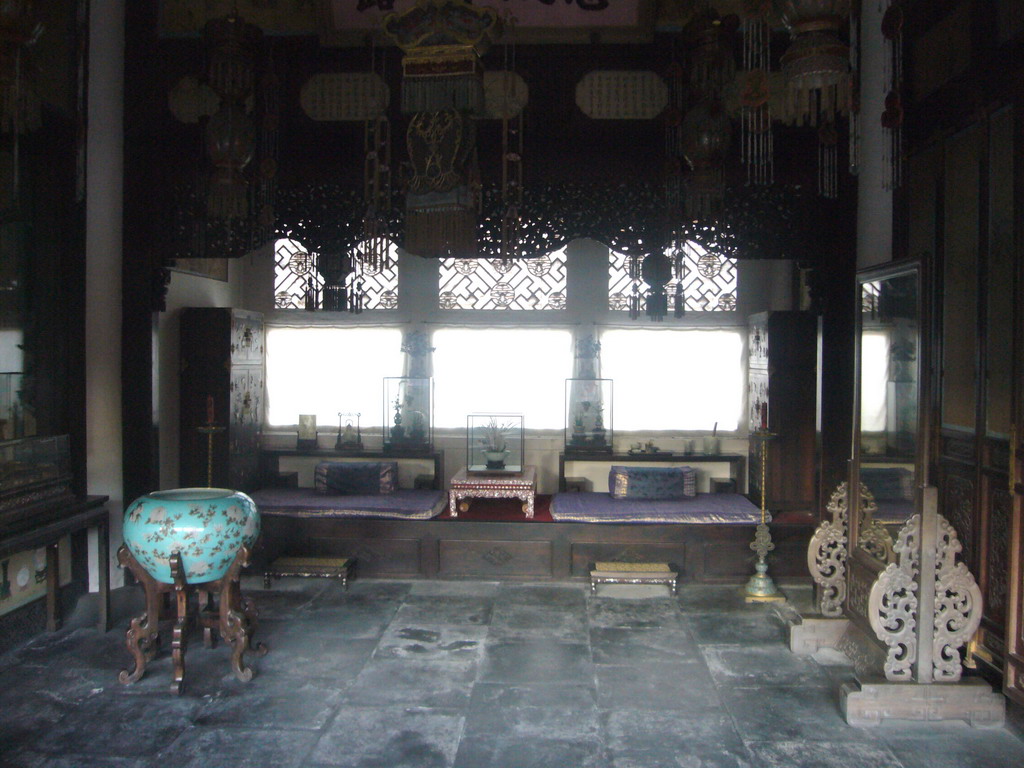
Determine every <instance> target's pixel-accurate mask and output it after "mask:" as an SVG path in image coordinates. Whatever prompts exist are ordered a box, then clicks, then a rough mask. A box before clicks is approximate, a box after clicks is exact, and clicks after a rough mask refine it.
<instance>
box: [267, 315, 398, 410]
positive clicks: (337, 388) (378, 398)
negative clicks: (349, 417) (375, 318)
mask: <svg viewBox="0 0 1024 768" xmlns="http://www.w3.org/2000/svg"><path fill="white" fill-rule="evenodd" d="M402 363H403V354H402V332H401V331H400V330H398V329H397V328H269V329H268V330H267V414H268V415H267V419H268V421H269V422H270V424H271V426H288V425H292V424H296V423H298V421H299V414H300V413H313V414H316V422H317V427H318V428H320V427H324V426H328V427H329V426H337V424H338V412H339V411H342V412H352V413H361V414H362V417H361V419H360V425H361V426H362V427H364V428H365V427H379V426H381V422H382V420H383V417H384V406H383V401H384V394H383V392H384V377H385V376H401V375H402Z"/></svg>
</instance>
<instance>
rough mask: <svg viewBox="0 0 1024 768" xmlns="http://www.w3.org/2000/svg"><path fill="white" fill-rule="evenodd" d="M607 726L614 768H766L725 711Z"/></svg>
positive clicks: (630, 713) (644, 716) (615, 718)
mask: <svg viewBox="0 0 1024 768" xmlns="http://www.w3.org/2000/svg"><path fill="white" fill-rule="evenodd" d="M606 721H607V722H606V730H605V744H606V746H607V748H608V755H609V762H610V766H612V768H680V767H681V766H682V767H686V768H689V766H694V767H695V768H696V767H697V766H699V768H764V766H762V765H760V764H759V763H757V762H751V761H750V759H749V755H748V752H747V749H746V747H745V746H744V744H743V741H742V739H740V737H739V734H738V733H737V732H736V730H735V728H734V727H733V724H732V720H731V719H730V718H729V716H728V715H727V714H726V713H725V712H724V711H713V712H707V713H703V714H693V715H688V716H686V717H680V716H679V713H678V712H673V711H653V710H621V711H618V710H615V711H611V712H609V713H607V715H606ZM847 768H850V766H847Z"/></svg>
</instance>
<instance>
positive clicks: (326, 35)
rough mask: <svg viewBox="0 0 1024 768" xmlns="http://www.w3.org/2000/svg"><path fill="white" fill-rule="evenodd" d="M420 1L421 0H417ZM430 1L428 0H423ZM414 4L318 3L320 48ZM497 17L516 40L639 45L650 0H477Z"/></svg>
mask: <svg viewBox="0 0 1024 768" xmlns="http://www.w3.org/2000/svg"><path fill="white" fill-rule="evenodd" d="M419 1H420V2H423V0H419ZM427 1H428V2H429V0H427ZM416 2H417V0H323V1H322V2H321V4H320V18H319V19H318V23H319V24H318V25H319V27H320V28H319V30H318V31H319V32H320V41H321V43H323V44H324V45H353V44H360V43H361V42H362V41H363V38H362V37H361V35H363V34H364V33H365V32H367V31H369V30H374V29H380V24H381V20H382V19H383V18H384V16H386V15H387V14H389V13H402V12H403V11H406V10H408V9H409V8H410V7H412V6H413V5H415V3H416ZM477 5H478V6H479V7H481V8H493V9H494V10H495V11H496V12H497V14H498V17H499V18H501V19H506V18H508V17H512V18H513V19H514V26H515V38H516V42H520V43H543V42H560V43H567V42H588V41H590V39H591V35H592V34H594V33H596V34H598V35H600V38H601V40H602V42H639V41H646V40H649V39H650V31H651V23H650V21H651V17H652V14H651V13H649V9H650V8H652V7H653V2H652V0H481V1H480V2H478V3H477Z"/></svg>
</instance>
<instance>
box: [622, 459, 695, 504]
mask: <svg viewBox="0 0 1024 768" xmlns="http://www.w3.org/2000/svg"><path fill="white" fill-rule="evenodd" d="M608 492H609V493H610V494H611V496H612V498H613V499H651V500H656V499H686V498H692V497H694V496H696V495H697V471H696V470H695V469H694V468H693V467H619V466H613V467H612V468H611V470H610V471H609V472H608Z"/></svg>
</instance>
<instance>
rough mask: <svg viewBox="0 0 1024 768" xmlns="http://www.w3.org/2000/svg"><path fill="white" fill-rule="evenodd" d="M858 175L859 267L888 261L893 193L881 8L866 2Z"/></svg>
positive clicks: (862, 26)
mask: <svg viewBox="0 0 1024 768" xmlns="http://www.w3.org/2000/svg"><path fill="white" fill-rule="evenodd" d="M860 35H861V46H860V47H861V62H860V126H861V144H860V172H859V173H858V187H857V268H858V269H863V268H865V267H871V266H874V265H876V264H884V263H885V262H887V261H890V260H891V259H892V192H891V191H888V190H886V189H883V178H884V176H883V171H884V164H883V162H882V158H883V149H884V146H885V142H886V141H887V139H886V136H885V132H884V130H883V129H882V123H881V120H882V112H883V111H884V110H885V83H884V78H883V69H884V49H885V45H886V42H885V40H884V38H883V37H882V9H881V8H879V4H877V3H864V4H863V5H862V6H861V17H860Z"/></svg>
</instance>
